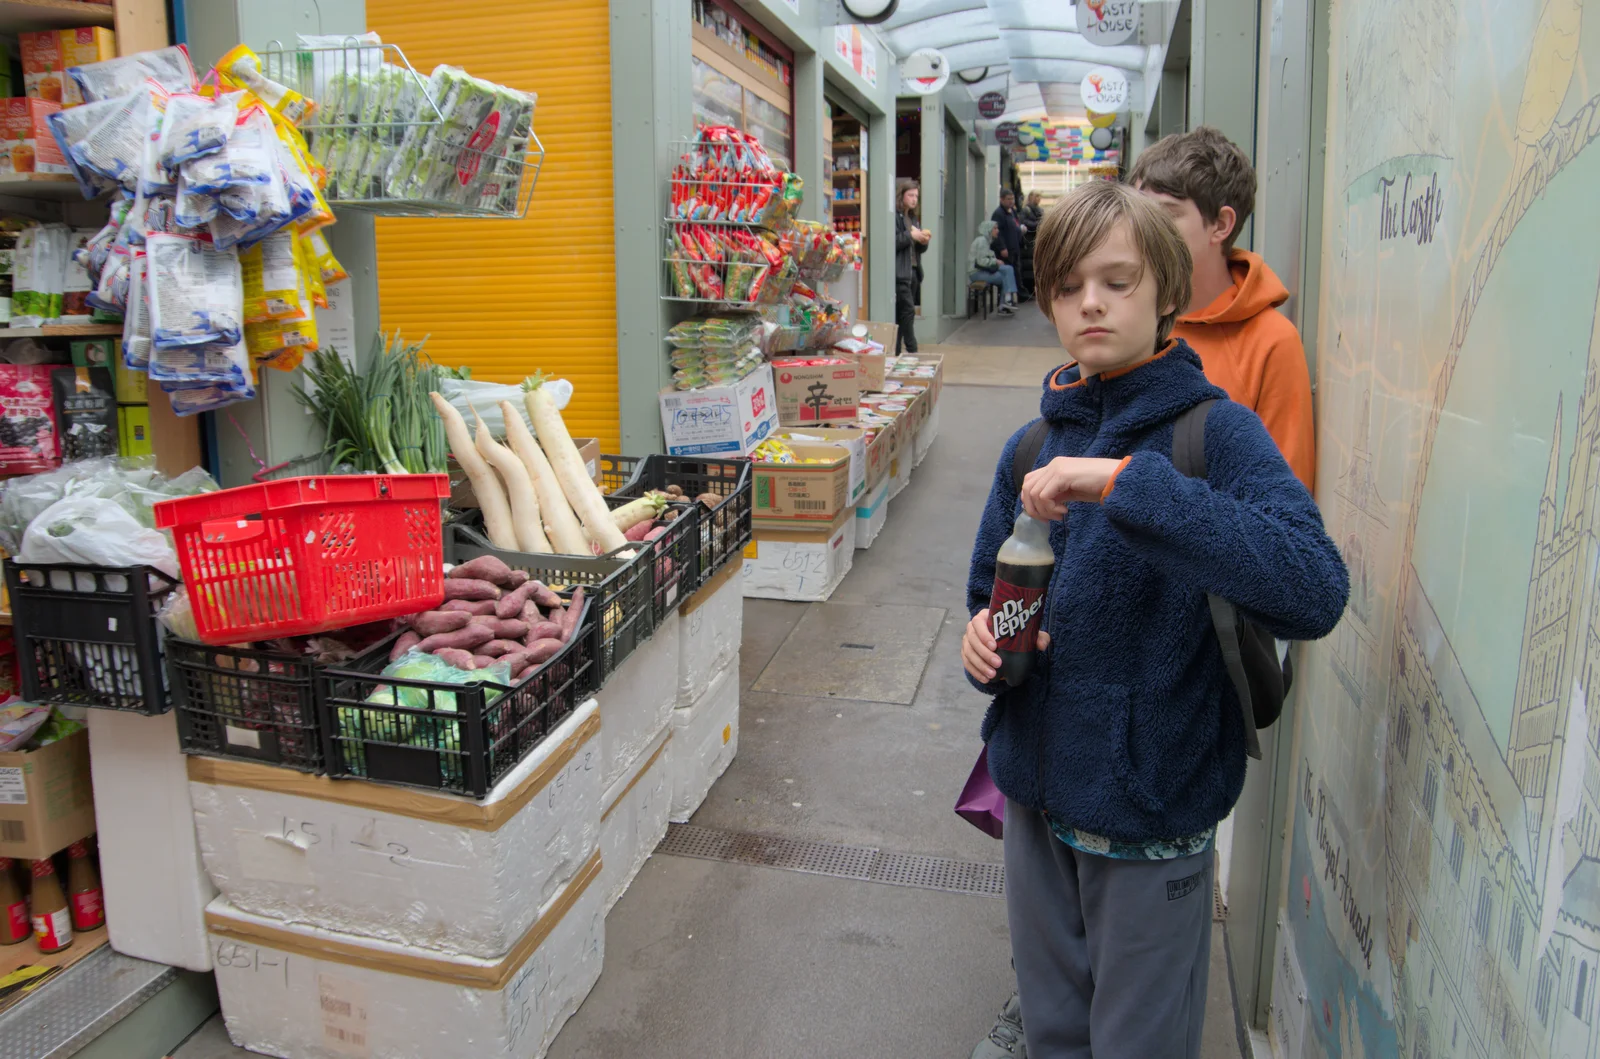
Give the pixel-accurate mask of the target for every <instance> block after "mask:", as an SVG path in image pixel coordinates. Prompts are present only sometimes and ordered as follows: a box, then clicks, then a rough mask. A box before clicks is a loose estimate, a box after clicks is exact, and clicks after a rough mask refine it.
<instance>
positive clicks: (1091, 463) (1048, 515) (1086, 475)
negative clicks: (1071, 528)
mask: <svg viewBox="0 0 1600 1059" xmlns="http://www.w3.org/2000/svg"><path fill="white" fill-rule="evenodd" d="M1121 462H1122V461H1121V460H1105V459H1095V458H1091V457H1082V456H1057V457H1056V458H1055V459H1053V460H1051V461H1050V462H1049V463H1047V464H1045V465H1044V466H1043V467H1040V468H1039V469H1038V470H1036V471H1032V472H1030V473H1029V474H1028V476H1027V477H1026V478H1024V479H1023V480H1022V507H1023V509H1024V510H1025V511H1027V512H1028V514H1030V515H1032V516H1033V517H1034V518H1036V519H1042V520H1044V521H1045V522H1054V521H1056V520H1057V519H1059V518H1062V517H1063V516H1065V515H1066V513H1067V504H1068V503H1070V502H1072V501H1074V500H1076V501H1082V502H1084V503H1090V504H1098V503H1099V502H1100V494H1101V493H1104V492H1105V491H1106V483H1107V482H1109V481H1111V476H1112V475H1114V474H1116V473H1117V467H1118V466H1119V465H1120V464H1121Z"/></svg>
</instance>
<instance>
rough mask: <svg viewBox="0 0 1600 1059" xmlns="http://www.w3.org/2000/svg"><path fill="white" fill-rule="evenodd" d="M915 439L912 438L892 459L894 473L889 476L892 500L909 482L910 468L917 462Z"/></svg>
mask: <svg viewBox="0 0 1600 1059" xmlns="http://www.w3.org/2000/svg"><path fill="white" fill-rule="evenodd" d="M915 453H916V440H915V439H914V438H913V439H912V443H911V445H910V446H909V447H907V448H905V449H902V450H901V453H900V458H899V459H897V460H895V461H894V473H893V474H891V475H890V476H889V499H890V500H893V499H894V498H895V497H897V496H899V495H900V491H901V490H902V489H904V488H905V487H906V486H908V485H910V484H911V468H912V466H913V465H914V464H915V463H916V462H917V458H916V455H915Z"/></svg>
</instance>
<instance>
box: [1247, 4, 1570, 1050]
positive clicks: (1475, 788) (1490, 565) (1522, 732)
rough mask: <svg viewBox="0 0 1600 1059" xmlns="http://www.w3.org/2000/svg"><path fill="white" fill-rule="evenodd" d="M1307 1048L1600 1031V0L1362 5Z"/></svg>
mask: <svg viewBox="0 0 1600 1059" xmlns="http://www.w3.org/2000/svg"><path fill="white" fill-rule="evenodd" d="M1586 6H1587V7H1588V8H1590V9H1589V10H1586V9H1585V8H1586ZM1331 22H1332V25H1331V56H1330V58H1331V64H1330V69H1331V71H1332V76H1331V79H1330V85H1329V94H1328V111H1329V114H1328V141H1327V149H1328V154H1327V159H1328V164H1327V182H1326V188H1325V201H1324V205H1325V213H1324V217H1325V224H1324V228H1325V231H1324V253H1323V272H1322V290H1321V318H1320V319H1319V320H1318V321H1317V324H1316V326H1317V331H1318V349H1319V364H1318V397H1319V414H1320V438H1321V451H1320V454H1319V458H1320V465H1319V471H1318V473H1319V487H1318V492H1319V499H1321V501H1322V502H1323V506H1324V510H1325V512H1326V516H1327V523H1328V528H1329V530H1330V532H1331V533H1332V534H1333V536H1334V538H1335V539H1336V540H1337V541H1339V543H1340V545H1341V547H1342V549H1343V551H1344V554H1345V558H1346V560H1347V562H1348V563H1349V566H1350V572H1351V582H1352V594H1351V605H1350V607H1349V610H1348V612H1347V613H1346V615H1345V618H1344V621H1343V622H1342V624H1341V625H1340V627H1339V629H1338V630H1337V631H1336V632H1335V634H1334V635H1333V636H1332V637H1330V638H1329V639H1327V640H1326V641H1323V642H1322V643H1320V644H1317V645H1315V646H1314V647H1312V648H1310V649H1309V650H1308V651H1307V652H1306V653H1305V655H1304V656H1303V661H1302V671H1301V672H1302V674H1303V675H1302V680H1303V683H1302V685H1301V691H1300V696H1299V706H1298V710H1299V716H1300V734H1299V736H1298V742H1297V746H1296V757H1295V773H1294V775H1295V785H1296V786H1295V790H1296V797H1295V805H1294V810H1293V818H1292V822H1291V840H1290V850H1289V871H1288V875H1287V884H1288V886H1287V891H1288V893H1287V903H1286V905H1285V907H1284V909H1283V911H1282V919H1283V922H1284V924H1285V926H1286V929H1285V930H1283V931H1280V935H1279V936H1280V950H1279V953H1278V960H1277V974H1276V980H1275V984H1274V990H1273V1020H1272V1034H1273V1036H1274V1038H1275V1041H1274V1043H1275V1045H1276V1046H1277V1048H1278V1049H1279V1054H1280V1055H1288V1056H1302V1055H1303V1056H1308V1057H1323V1056H1341V1057H1348V1059H1361V1057H1373V1059H1376V1057H1380V1056H1382V1057H1388V1056H1399V1057H1403V1059H1434V1057H1443V1056H1465V1057H1496V1059H1499V1057H1505V1059H1535V1057H1537V1059H1595V1057H1596V1056H1600V1026H1597V1023H1596V1019H1597V1017H1600V1015H1597V1005H1596V994H1597V992H1600V702H1597V703H1596V704H1594V705H1592V706H1591V705H1590V703H1589V695H1590V694H1591V692H1593V693H1595V694H1596V695H1597V698H1600V145H1596V143H1595V140H1596V138H1597V137H1600V0H1595V2H1592V3H1590V4H1588V5H1585V4H1584V3H1583V2H1581V0H1548V2H1544V0H1480V2H1468V0H1405V2H1403V3H1394V2H1392V0H1340V2H1338V3H1335V4H1333V5H1332V13H1331Z"/></svg>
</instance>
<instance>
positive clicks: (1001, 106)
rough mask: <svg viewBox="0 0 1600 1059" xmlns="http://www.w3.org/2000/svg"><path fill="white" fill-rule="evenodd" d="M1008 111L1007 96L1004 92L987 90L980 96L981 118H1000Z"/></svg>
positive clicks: (979, 113)
mask: <svg viewBox="0 0 1600 1059" xmlns="http://www.w3.org/2000/svg"><path fill="white" fill-rule="evenodd" d="M1005 112H1006V96H1005V93H1004V92H985V93H984V94H983V95H981V96H979V97H978V116H979V117H980V118H990V119H994V118H998V117H999V116H1000V115H1002V114H1004V113H1005Z"/></svg>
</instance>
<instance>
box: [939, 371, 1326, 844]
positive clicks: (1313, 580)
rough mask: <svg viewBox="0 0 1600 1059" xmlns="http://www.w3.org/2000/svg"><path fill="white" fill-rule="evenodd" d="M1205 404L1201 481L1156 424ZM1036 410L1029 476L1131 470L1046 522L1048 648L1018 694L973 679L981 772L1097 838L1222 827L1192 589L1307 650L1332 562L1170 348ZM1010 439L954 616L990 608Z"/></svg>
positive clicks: (1229, 706) (1295, 503)
mask: <svg viewBox="0 0 1600 1059" xmlns="http://www.w3.org/2000/svg"><path fill="white" fill-rule="evenodd" d="M1208 398H1209V399H1215V400H1216V401H1217V403H1216V404H1215V405H1214V406H1212V408H1211V411H1210V414H1209V415H1208V416H1207V418H1206V431H1205V454H1206V470H1207V477H1206V478H1205V479H1204V480H1201V479H1196V478H1188V477H1185V476H1184V475H1183V474H1181V473H1179V471H1178V470H1177V468H1175V467H1174V466H1173V465H1172V460H1171V452H1172V428H1173V422H1174V420H1176V418H1177V417H1178V415H1179V414H1181V413H1182V412H1183V411H1184V410H1185V409H1188V408H1190V407H1192V406H1193V405H1196V404H1198V403H1199V402H1201V401H1203V400H1206V399H1208ZM1040 411H1041V412H1042V413H1043V415H1044V417H1045V418H1046V419H1048V420H1049V421H1050V425H1051V428H1052V429H1051V430H1050V432H1049V434H1048V435H1047V437H1046V440H1045V443H1044V447H1043V449H1042V451H1041V452H1040V454H1039V459H1038V461H1037V464H1036V466H1041V467H1042V466H1044V465H1045V464H1046V463H1048V462H1049V461H1050V460H1052V459H1055V458H1056V457H1058V456H1091V457H1110V458H1113V459H1122V458H1123V457H1129V459H1128V460H1127V462H1126V464H1125V465H1124V466H1123V467H1122V469H1121V470H1120V472H1119V473H1118V474H1117V475H1116V477H1115V479H1114V480H1113V482H1112V486H1111V489H1110V492H1108V493H1107V494H1106V496H1105V498H1104V500H1103V501H1102V502H1101V503H1099V504H1089V503H1073V504H1069V505H1068V508H1067V515H1066V518H1065V519H1063V520H1061V521H1058V522H1055V523H1052V524H1051V527H1050V543H1051V546H1052V547H1053V549H1054V551H1055V554H1056V567H1055V572H1054V574H1053V576H1052V579H1051V582H1050V592H1049V597H1048V604H1047V607H1046V612H1045V625H1044V628H1045V629H1046V630H1047V631H1048V632H1049V633H1050V638H1051V643H1050V649H1049V651H1047V652H1045V653H1044V654H1042V655H1041V656H1040V658H1039V659H1038V663H1037V664H1036V665H1035V667H1034V670H1033V673H1032V675H1030V676H1029V678H1028V679H1027V680H1026V681H1025V682H1024V683H1023V684H1022V685H1021V686H1020V687H1017V688H1007V687H1006V686H1005V685H1004V684H1003V683H1000V682H998V681H996V682H994V683H991V684H988V685H983V684H979V685H978V687H979V689H980V690H982V691H985V692H988V693H990V694H994V695H995V699H994V703H993V704H992V705H991V706H990V707H989V711H988V714H987V715H986V716H985V717H984V721H983V738H984V741H985V742H986V743H987V744H988V747H989V770H990V773H991V775H992V776H993V778H994V782H995V785H996V786H998V787H999V788H1000V790H1001V791H1003V792H1004V793H1005V795H1006V796H1007V797H1009V798H1011V799H1012V800H1013V801H1016V802H1019V803H1021V804H1022V805H1025V806H1028V807H1029V808H1032V809H1044V810H1047V811H1049V813H1050V814H1051V815H1052V816H1053V817H1055V818H1056V819H1057V820H1059V821H1060V822H1062V823H1065V824H1068V825H1071V826H1072V827H1076V828H1081V829H1083V830H1085V831H1088V832H1091V833H1093V834H1096V835H1101V836H1104V837H1106V838H1111V839H1117V840H1121V841H1128V842H1138V841H1145V840H1150V839H1169V838H1179V837H1183V836H1187V835H1192V834H1197V833H1199V832H1201V831H1203V830H1205V829H1206V828H1207V827H1210V826H1211V825H1213V824H1215V823H1216V822H1217V821H1219V820H1221V819H1222V818H1223V817H1224V816H1226V815H1227V814H1228V811H1229V810H1230V809H1231V808H1232V807H1233V803H1234V801H1235V800H1237V798H1238V797H1239V790H1240V788H1241V787H1242V786H1243V785H1244V772H1245V740H1244V728H1243V723H1244V722H1243V719H1242V718H1241V716H1240V711H1239V702H1238V696H1237V695H1236V694H1235V693H1234V690H1233V685H1232V684H1231V682H1230V681H1229V679H1228V673H1227V670H1226V668H1225V667H1224V664H1223V661H1222V651H1221V648H1220V647H1219V646H1218V644H1217V636H1216V631H1215V628H1214V627H1213V625H1212V622H1211V615H1210V611H1209V610H1208V608H1207V604H1206V598H1205V596H1206V593H1208V592H1211V593H1215V594H1217V595H1219V596H1221V597H1223V598H1224V599H1227V600H1230V601H1232V602H1233V603H1234V604H1236V605H1237V606H1239V607H1240V608H1241V609H1242V610H1243V611H1244V612H1245V614H1246V615H1247V616H1249V617H1250V618H1253V619H1254V620H1256V621H1258V622H1260V623H1261V624H1262V625H1264V626H1265V627H1266V628H1267V629H1269V630H1271V632H1272V633H1273V634H1274V635H1275V636H1277V637H1279V638H1280V639H1285V640H1313V639H1318V638H1320V637H1323V636H1326V635H1327V634H1328V633H1329V632H1331V631H1332V630H1333V627H1334V626H1335V625H1336V624H1337V623H1338V621H1339V616H1340V615H1341V614H1342V613H1343V612H1344V606H1345V601H1346V599H1347V597H1348V596H1349V591H1350V588H1349V578H1348V575H1347V573H1346V571H1345V567H1344V561H1343V559H1342V558H1341V557H1340V555H1339V551H1338V549H1337V548H1336V547H1335V546H1334V544H1333V541H1331V540H1330V539H1329V538H1328V535H1327V533H1326V532H1325V531H1324V530H1323V528H1322V516H1321V515H1320V513H1319V512H1318V510H1317V506H1316V504H1315V502H1314V501H1313V500H1312V499H1311V496H1310V494H1308V493H1307V492H1306V489H1305V486H1303V485H1301V484H1300V481H1299V480H1298V479H1297V478H1296V477H1295V476H1294V473H1293V472H1292V471H1290V470H1289V467H1288V465H1287V464H1286V463H1284V460H1283V457H1282V456H1281V455H1280V454H1279V452H1278V447H1277V445H1275V444H1274V443H1273V441H1272V438H1271V436H1269V435H1268V434H1267V430H1266V428H1265V427H1264V426H1262V425H1261V420H1260V419H1259V418H1257V416H1256V414H1255V413H1254V412H1252V411H1250V410H1249V409H1248V408H1245V407H1244V406H1243V405H1238V404H1234V403H1233V402H1231V401H1229V400H1228V399H1227V394H1225V393H1224V392H1223V391H1222V390H1220V389H1218V388H1217V387H1215V386H1213V385H1211V384H1210V383H1208V382H1207V381H1206V377H1205V374H1204V373H1203V372H1202V371H1201V369H1200V358H1199V357H1198V356H1196V355H1195V353H1194V351H1193V350H1191V349H1190V348H1189V347H1188V346H1187V345H1186V344H1185V343H1183V342H1182V341H1181V340H1174V341H1173V342H1172V343H1170V344H1169V345H1168V346H1167V347H1166V349H1165V350H1164V351H1163V352H1162V353H1161V354H1160V355H1158V356H1157V357H1156V358H1155V359H1153V360H1149V361H1146V362H1144V363H1143V364H1141V365H1139V366H1137V367H1135V368H1132V369H1128V370H1126V371H1123V372H1115V373H1108V374H1107V375H1106V376H1096V377H1091V378H1089V379H1081V378H1079V374H1078V369H1077V367H1076V366H1073V365H1069V366H1067V367H1064V368H1059V369H1057V370H1056V371H1053V372H1051V373H1050V375H1049V376H1048V377H1046V379H1045V386H1044V396H1043V398H1042V399H1041V401H1040ZM1026 430H1027V427H1026V426H1025V427H1023V428H1022V430H1019V431H1017V433H1016V434H1014V435H1012V437H1011V440H1010V441H1008V442H1006V446H1005V449H1004V451H1002V452H1001V454H1000V463H999V466H998V467H997V468H996V470H995V479H994V487H993V488H992V489H991V490H990V493H989V503H988V506H987V507H986V508H985V509H984V512H983V520H982V522H981V524H980V526H979V529H978V539H977V543H976V544H975V545H974V546H973V551H972V571H971V574H970V576H969V578H968V582H967V606H968V610H969V612H970V613H972V614H976V613H977V612H978V611H980V610H982V609H983V608H984V607H986V606H988V605H989V594H990V590H991V588H992V587H993V584H994V558H995V553H996V552H997V551H998V550H999V548H1000V545H1001V543H1002V542H1004V541H1005V539H1006V538H1007V537H1008V536H1010V534H1011V526H1012V523H1013V521H1015V519H1016V516H1017V515H1018V514H1019V513H1020V512H1021V511H1022V504H1021V502H1020V500H1019V499H1018V496H1017V490H1016V488H1015V487H1014V485H1013V483H1012V473H1011V472H1012V467H1011V465H1012V460H1013V458H1014V454H1015V452H1016V448H1017V444H1018V442H1019V441H1020V440H1021V437H1022V435H1023V433H1024V432H1026ZM974 683H976V682H974Z"/></svg>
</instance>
